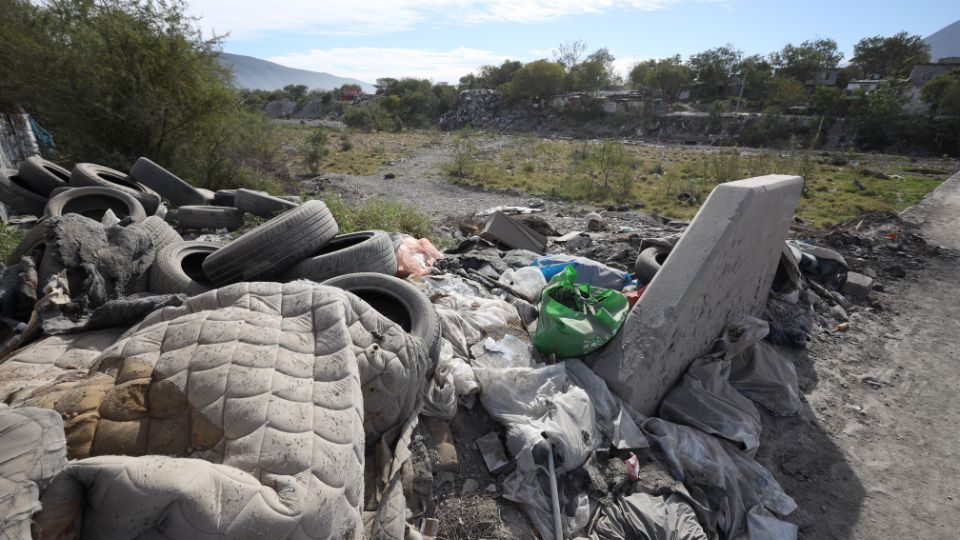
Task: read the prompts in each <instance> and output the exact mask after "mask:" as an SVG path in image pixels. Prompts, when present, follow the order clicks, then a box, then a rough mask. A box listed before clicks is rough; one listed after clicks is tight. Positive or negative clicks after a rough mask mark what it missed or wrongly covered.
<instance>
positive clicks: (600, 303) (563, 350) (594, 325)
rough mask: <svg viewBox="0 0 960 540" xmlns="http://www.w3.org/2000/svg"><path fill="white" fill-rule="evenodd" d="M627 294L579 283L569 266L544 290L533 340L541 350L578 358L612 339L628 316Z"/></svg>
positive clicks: (574, 271) (575, 272)
mask: <svg viewBox="0 0 960 540" xmlns="http://www.w3.org/2000/svg"><path fill="white" fill-rule="evenodd" d="M628 311H629V303H628V302H627V299H626V297H624V296H623V295H622V294H620V293H619V292H617V291H615V290H612V289H604V288H602V287H594V286H592V285H590V284H588V283H580V284H578V283H577V271H576V269H575V268H574V267H573V266H572V265H570V266H567V267H566V268H564V269H563V270H562V271H560V273H558V274H557V275H555V276H554V277H553V278H552V279H551V280H550V284H549V285H547V287H546V288H545V289H544V290H543V294H542V295H541V303H540V318H539V319H538V320H537V328H536V330H534V332H533V343H534V345H535V346H536V347H537V349H539V350H540V352H543V353H548V354H555V355H557V357H558V358H576V357H580V356H583V355H585V354H587V353H589V352H592V351H595V350H596V349H598V348H600V347H602V346H603V345H604V344H605V343H606V342H608V341H610V339H612V338H613V336H614V335H616V333H617V331H618V330H619V329H620V326H621V325H622V324H623V321H624V320H625V319H626V318H627V312H628Z"/></svg>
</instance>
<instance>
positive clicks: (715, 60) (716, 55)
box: [689, 44, 743, 97]
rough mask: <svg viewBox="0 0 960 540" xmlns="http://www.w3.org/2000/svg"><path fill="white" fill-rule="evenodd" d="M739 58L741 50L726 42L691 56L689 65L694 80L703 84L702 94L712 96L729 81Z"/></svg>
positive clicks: (741, 53)
mask: <svg viewBox="0 0 960 540" xmlns="http://www.w3.org/2000/svg"><path fill="white" fill-rule="evenodd" d="M741 58H743V51H740V50H738V49H734V48H733V45H730V44H727V45H725V46H723V47H716V48H714V49H709V50H706V51H703V52H702V53H699V54H695V55H693V56H691V57H690V61H689V65H690V69H691V70H693V75H694V77H695V78H696V81H697V82H698V83H700V84H702V85H703V92H704V95H706V96H710V97H712V96H717V95H719V91H720V89H721V88H722V87H723V86H724V85H726V84H727V83H729V82H730V81H731V79H732V78H733V76H734V75H735V73H736V68H737V66H738V65H739V64H740V61H741Z"/></svg>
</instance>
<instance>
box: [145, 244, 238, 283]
mask: <svg viewBox="0 0 960 540" xmlns="http://www.w3.org/2000/svg"><path fill="white" fill-rule="evenodd" d="M220 247H221V246H220V245H218V244H214V243H213V242H197V241H192V242H180V243H179V244H170V245H168V246H167V247H165V248H163V250H162V251H160V252H159V253H157V259H156V261H154V263H153V266H152V267H151V268H150V291H151V292H155V293H158V294H176V293H185V294H187V295H189V296H194V295H197V294H200V293H202V292H206V291H209V290H210V289H211V288H212V287H213V283H212V282H211V281H210V280H209V279H208V278H207V276H206V274H205V273H204V272H203V261H204V260H206V259H207V257H209V256H210V255H211V254H212V253H214V252H216V251H217V250H218V249H220Z"/></svg>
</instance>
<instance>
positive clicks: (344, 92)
mask: <svg viewBox="0 0 960 540" xmlns="http://www.w3.org/2000/svg"><path fill="white" fill-rule="evenodd" d="M362 93H363V89H362V88H360V86H358V85H344V86H343V87H341V88H340V97H339V99H340V101H353V100H355V99H357V98H358V97H360V95H361V94H362Z"/></svg>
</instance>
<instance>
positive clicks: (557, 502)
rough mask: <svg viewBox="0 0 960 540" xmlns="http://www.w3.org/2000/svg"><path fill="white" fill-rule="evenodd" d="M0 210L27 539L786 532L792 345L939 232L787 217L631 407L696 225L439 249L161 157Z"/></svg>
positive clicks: (2, 318)
mask: <svg viewBox="0 0 960 540" xmlns="http://www.w3.org/2000/svg"><path fill="white" fill-rule="evenodd" d="M778 181H782V179H777V178H769V179H766V180H764V179H754V180H751V181H744V182H752V183H747V184H743V185H744V186H747V188H748V189H753V188H754V184H757V185H761V184H762V185H763V188H764V189H767V187H769V186H772V185H773V183H775V182H778ZM792 181H793V180H791V182H792ZM765 182H766V184H765ZM734 184H736V183H734ZM778 185H780V184H778ZM783 185H786V184H783ZM790 185H792V184H790ZM734 187H736V186H734ZM791 189H792V188H791ZM718 199H722V197H718ZM0 202H2V203H4V204H5V205H6V206H9V207H10V208H11V209H13V210H14V211H16V212H17V213H19V215H18V216H15V217H14V218H13V219H11V221H10V223H11V226H21V227H24V228H27V229H28V232H27V234H26V236H25V238H24V240H23V242H22V243H21V245H20V246H18V248H17V249H16V250H15V252H14V253H13V255H12V256H11V257H10V259H9V260H8V261H7V266H6V267H4V268H3V269H2V273H0V307H2V312H0V322H2V323H3V324H2V327H0V346H2V351H0V400H2V402H3V405H2V406H0V483H2V485H5V486H7V487H8V488H9V489H5V490H4V493H3V494H0V501H3V504H0V531H2V532H3V533H4V534H5V535H7V536H10V537H27V536H30V535H31V534H33V535H34V536H36V537H51V538H53V537H56V538H68V537H69V538H73V537H86V536H90V537H101V536H103V537H107V536H109V537H123V538H127V537H129V538H133V537H140V536H155V535H164V536H170V537H179V538H192V537H198V536H209V535H218V536H227V537H247V536H260V535H265V534H270V535H271V536H275V537H278V538H287V537H293V538H306V537H310V538H360V537H367V538H390V539H399V538H440V537H443V538H544V539H552V538H578V537H588V538H597V539H600V538H603V539H607V538H610V539H614V538H616V539H622V538H664V539H665V538H675V539H706V538H738V537H744V536H747V537H750V538H795V537H796V534H797V529H796V526H795V525H792V524H790V523H787V522H785V521H781V519H780V518H782V517H783V516H786V515H789V514H791V513H792V512H793V510H794V509H795V508H796V504H795V503H794V501H793V499H792V498H791V497H790V496H789V495H788V494H787V493H785V492H784V490H783V489H782V488H781V487H780V485H779V484H778V483H777V481H776V480H775V479H774V477H773V476H772V475H771V473H770V472H768V471H767V470H766V469H765V468H764V467H762V466H761V465H760V464H759V463H757V462H756V461H755V460H754V456H755V455H756V452H757V448H758V446H759V441H760V429H761V428H760V419H759V412H758V411H759V409H758V406H759V407H761V408H763V409H764V410H767V411H769V412H770V413H772V414H774V415H778V416H791V415H796V414H797V413H798V412H799V410H800V409H801V407H802V406H803V402H802V398H801V395H800V392H799V388H798V382H797V373H796V370H795V368H794V365H793V363H792V362H791V360H790V359H789V358H788V357H786V356H784V355H783V354H782V353H781V350H780V349H779V347H783V346H788V347H803V346H804V345H805V343H806V341H807V340H808V339H809V336H810V333H811V332H812V331H814V329H815V327H816V326H818V325H819V326H821V327H822V326H824V325H827V324H831V323H836V324H840V323H846V322H847V321H848V319H849V318H850V316H849V313H850V312H853V311H854V310H857V309H863V310H870V309H881V306H879V305H878V304H877V303H876V302H875V301H874V300H872V299H871V298H872V297H871V294H872V293H871V291H873V290H878V289H880V288H882V285H881V284H880V283H876V282H874V281H873V280H879V279H886V278H887V277H888V276H896V275H897V274H898V273H899V271H897V270H896V268H895V266H897V265H900V266H901V267H903V268H904V271H906V268H909V267H910V266H909V264H908V263H905V262H904V261H905V260H907V259H909V258H910V257H911V256H910V254H909V253H910V250H911V249H912V248H913V247H916V246H921V245H923V246H925V244H923V242H922V238H919V237H918V236H916V235H914V234H913V233H910V232H909V230H908V228H907V227H905V226H904V227H895V228H893V229H891V227H890V226H889V220H887V221H883V220H880V219H876V220H874V221H871V220H870V219H872V218H865V220H864V222H863V223H860V224H852V225H849V224H848V225H845V226H844V227H841V228H838V229H836V230H835V231H833V232H831V233H830V234H828V235H826V236H824V237H815V236H813V235H808V236H806V237H801V238H800V239H798V240H791V241H788V242H786V243H784V241H783V237H782V236H780V237H779V238H776V235H777V234H778V233H777V232H776V231H773V229H774V228H773V227H771V231H773V232H770V233H769V234H770V235H772V236H769V237H767V241H768V243H770V244H771V245H774V246H775V249H776V251H774V252H771V253H765V254H763V257H766V258H767V259H769V260H771V261H774V265H773V267H770V268H766V267H765V266H764V267H758V268H755V269H752V270H751V271H753V272H756V273H760V274H763V275H764V278H763V279H764V280H766V282H771V283H772V286H769V287H766V286H764V285H761V287H762V288H763V289H764V290H763V291H761V292H762V294H761V295H760V296H761V298H760V299H761V304H762V306H763V309H760V310H757V312H738V313H732V314H731V315H730V316H729V317H724V318H723V320H722V321H720V325H719V326H718V327H719V328H721V329H722V330H721V331H719V332H718V333H716V335H712V336H711V337H710V347H708V348H706V349H703V350H700V351H699V353H697V354H696V355H694V356H695V357H690V358H684V359H683V360H684V365H689V367H687V368H684V369H681V370H680V371H681V375H680V377H679V379H678V380H676V381H671V382H670V383H669V385H667V386H664V387H663V388H662V389H661V390H662V392H663V394H664V397H663V398H662V400H660V401H659V402H658V403H657V404H656V407H655V410H654V411H653V412H652V414H643V413H647V412H649V411H642V410H638V409H637V408H636V407H635V406H634V405H633V404H632V403H635V402H637V400H636V396H633V395H631V394H630V393H628V392H626V393H625V392H622V391H614V390H612V389H611V388H615V387H617V385H614V384H611V381H610V379H609V375H608V373H607V372H606V371H605V372H603V373H601V374H598V372H595V369H596V364H597V362H598V361H599V358H601V356H603V355H607V356H609V354H611V350H613V349H612V348H611V346H610V345H611V342H616V341H618V340H623V339H625V338H624V335H625V333H628V332H636V331H637V328H638V324H639V323H637V319H638V318H639V317H641V316H642V315H643V312H644V310H648V309H650V308H648V307H645V305H646V304H645V300H644V295H661V296H662V295H663V294H665V293H669V292H670V291H665V290H664V287H666V286H665V285H662V284H664V283H676V280H675V279H673V280H672V281H671V279H672V278H671V276H672V275H673V273H674V272H676V270H675V265H674V266H671V260H673V261H678V260H686V259H688V258H689V257H691V249H692V248H691V247H690V245H692V244H693V242H694V240H693V238H695V237H696V236H697V233H695V232H690V233H689V234H688V232H689V231H696V230H705V229H710V228H716V227H712V226H711V224H709V223H707V224H706V225H704V223H703V221H702V220H701V222H700V224H699V225H698V224H697V220H696V219H695V220H694V223H693V224H689V223H686V222H670V221H668V220H661V219H659V218H656V217H652V216H646V217H644V218H643V223H642V230H641V227H638V226H628V225H617V221H616V220H615V219H613V218H612V215H613V214H615V213H616V212H619V211H621V209H619V208H614V209H612V210H610V211H608V212H606V213H607V215H606V216H604V215H602V214H601V213H589V214H587V215H584V216H580V217H570V216H566V217H563V219H559V220H558V219H550V220H545V219H543V218H538V217H537V214H539V213H540V212H541V211H542V206H541V207H540V208H536V207H534V206H531V207H517V208H495V209H490V210H489V211H487V212H480V213H478V215H477V216H475V217H474V220H473V221H472V222H467V221H463V222H461V223H460V224H459V225H458V227H457V232H456V236H457V237H458V238H459V240H460V242H459V244H458V245H457V246H456V247H454V248H452V249H449V250H447V251H446V252H440V251H439V250H437V249H436V247H435V246H434V245H433V244H432V243H430V241H429V240H426V239H415V238H412V237H409V236H406V235H400V234H395V233H389V232H384V231H362V232H355V233H349V234H339V232H340V231H339V228H338V225H337V223H336V221H335V220H334V219H333V217H332V216H331V215H330V213H329V211H328V210H327V208H326V207H325V206H324V204H323V203H322V202H320V201H317V200H310V201H306V202H301V201H300V200H299V199H296V200H290V199H289V198H281V197H274V196H271V195H268V194H265V193H260V192H256V191H251V190H244V189H237V190H221V191H218V192H216V193H213V192H209V191H205V190H202V189H197V188H194V187H193V186H191V185H190V184H189V183H188V182H186V181H184V180H183V179H180V178H178V177H177V176H175V175H173V174H172V173H170V172H169V171H167V170H165V169H163V168H162V167H160V166H159V165H157V164H155V163H153V162H151V161H149V160H147V159H146V158H141V159H140V160H138V161H137V162H136V163H135V164H134V166H133V167H132V168H131V170H130V171H129V173H123V172H121V171H114V170H112V169H107V168H105V167H100V166H96V165H91V164H78V165H77V166H75V167H74V168H73V169H72V170H69V171H68V170H67V169H63V168H61V167H59V166H56V165H55V164H52V163H50V162H47V161H44V160H42V159H40V158H30V159H29V160H27V161H25V162H24V164H23V166H21V168H20V170H19V171H4V173H3V175H2V176H0ZM721 204H723V201H720V202H714V204H713V208H718V207H719V206H718V205H721ZM784 204H786V203H784ZM168 206H170V207H172V208H171V209H170V210H167V208H168ZM708 207H711V200H708V201H707V204H706V205H705V208H708ZM622 210H626V208H624V209H622ZM702 214H703V215H707V216H709V215H710V213H709V211H708V212H704V211H702ZM786 214H787V215H785V216H779V217H778V219H779V218H780V217H782V218H783V219H782V220H781V221H782V222H783V223H787V222H789V221H790V220H791V218H792V215H790V214H792V207H791V208H790V209H789V211H787V212H786ZM248 215H255V216H259V217H261V218H264V219H265V221H263V222H262V223H260V224H259V225H256V226H255V227H252V228H249V229H247V225H248V224H249V220H247V219H245V218H246V216H248ZM698 219H700V215H698ZM744 219H747V218H744ZM733 221H735V220H731V222H733ZM742 228H746V229H749V228H750V227H749V225H748V224H747V225H742ZM230 231H234V232H232V233H231V232H230ZM735 232H736V231H735ZM782 232H783V234H784V235H785V234H786V229H785V227H784V230H783V231H782ZM736 234H740V233H738V232H737V233H736ZM891 234H893V236H891ZM185 238H192V239H189V240H185ZM733 240H734V241H735V242H734V244H736V245H740V244H742V238H739V237H736V238H733ZM891 242H892V243H891ZM827 245H830V246H833V247H838V248H842V249H844V251H845V252H848V253H854V254H855V258H853V259H851V260H849V261H848V260H847V259H846V258H844V257H843V256H842V255H840V253H838V252H837V251H834V250H832V249H829V248H827V247H826V246H827ZM891 246H894V247H891ZM896 246H899V247H896ZM924 249H928V248H926V247H924ZM681 252H683V253H681ZM777 261H779V262H777ZM742 264H749V263H742ZM905 264H906V266H903V265H905ZM672 268H674V269H672ZM733 270H734V271H736V270H737V269H736V268H733ZM668 274H669V275H668ZM766 282H764V283H766ZM671 286H672V285H671ZM697 286H699V285H697ZM658 287H660V288H659V289H658ZM691 287H692V288H691V290H694V288H693V286H691ZM767 289H769V290H767ZM681 292H685V291H676V294H678V295H679V294H680V293H681ZM686 293H689V291H686ZM734 294H736V292H734ZM740 296H743V294H742V293H740ZM648 298H650V296H648ZM694 301H695V299H694ZM707 311H709V310H707ZM841 312H842V313H841ZM678 317H680V315H678ZM717 317H719V315H718V316H717ZM828 321H830V322H829V323H828ZM673 322H674V323H681V322H682V321H673ZM716 323H717V321H716V320H714V321H712V322H711V324H714V325H715V324H716ZM679 336H680V337H678V338H676V339H678V340H680V339H687V338H684V335H683V334H679ZM666 345H672V344H666ZM618 347H619V345H618ZM616 350H618V351H619V350H630V349H628V348H624V349H620V348H618V349H616ZM601 375H603V376H601ZM646 376H647V374H644V373H639V374H636V373H634V374H632V375H624V377H623V381H621V383H622V384H626V385H631V384H638V382H639V381H638V380H637V379H631V378H630V377H641V378H642V377H646ZM649 376H650V377H652V376H653V374H650V375H649ZM631 381H632V382H631ZM26 449H29V451H27V450H26ZM8 503H9V504H8Z"/></svg>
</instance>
